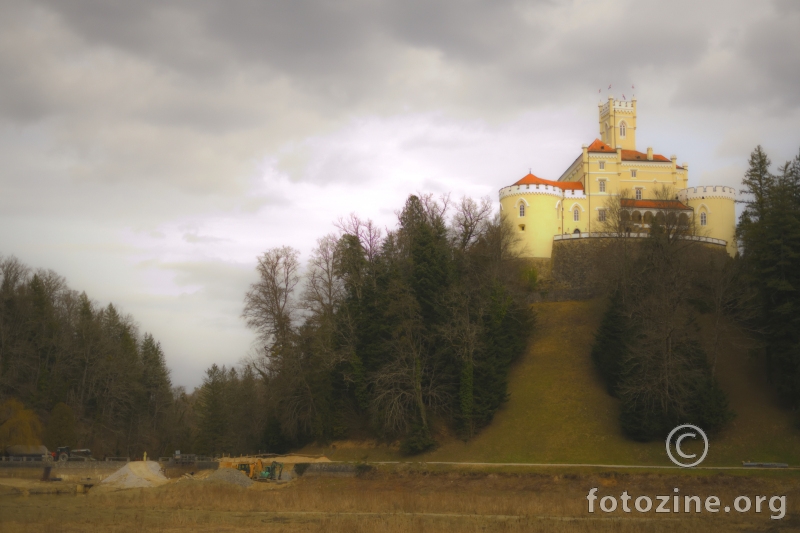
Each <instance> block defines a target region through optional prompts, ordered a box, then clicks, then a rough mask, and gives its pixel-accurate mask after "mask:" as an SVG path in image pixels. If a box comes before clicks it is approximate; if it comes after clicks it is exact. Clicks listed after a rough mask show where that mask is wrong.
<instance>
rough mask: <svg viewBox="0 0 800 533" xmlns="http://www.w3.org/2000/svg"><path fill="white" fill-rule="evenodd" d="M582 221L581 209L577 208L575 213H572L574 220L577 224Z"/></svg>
mask: <svg viewBox="0 0 800 533" xmlns="http://www.w3.org/2000/svg"><path fill="white" fill-rule="evenodd" d="M580 219H581V212H580V210H579V209H578V208H577V207H576V208H575V211H573V212H572V220H574V221H575V222H578V221H579V220H580Z"/></svg>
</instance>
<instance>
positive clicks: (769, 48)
mask: <svg viewBox="0 0 800 533" xmlns="http://www.w3.org/2000/svg"><path fill="white" fill-rule="evenodd" d="M798 28H800V2H797V1H793V0H784V1H781V0H776V1H772V2H770V1H756V0H724V1H722V0H720V1H706V2H698V1H696V0H692V1H684V0H671V1H669V2H664V1H663V0H659V1H623V0H607V1H595V2H590V1H572V2H568V1H564V2H561V1H555V0H552V1H538V2H537V1H531V2H513V1H503V0H488V1H485V2H480V1H438V0H425V1H414V0H398V1H395V2H378V1H371V0H354V1H347V0H345V1H322V0H315V1H305V0H291V1H283V2H265V1H244V0H241V1H234V2H230V1H228V2H222V1H219V2H217V1H197V0H191V1H186V2H162V1H158V2H156V1H146V0H136V1H130V0H119V1H111V0H106V1H102V2H100V1H89V0H52V1H32V0H26V1H19V2H17V1H15V0H0V254H2V255H5V256H8V255H15V256H17V257H18V258H19V259H20V260H22V261H23V262H25V263H27V264H29V265H31V266H33V267H43V268H50V269H53V270H55V271H57V272H58V273H60V274H62V275H63V276H65V277H66V278H67V281H68V283H69V284H70V286H71V287H72V288H74V289H78V290H85V291H86V292H87V294H88V295H89V296H90V297H91V298H93V299H94V300H95V301H97V302H98V303H99V304H102V305H105V304H107V303H108V302H114V303H115V304H116V305H118V306H119V307H120V308H121V309H122V310H123V311H124V312H126V313H131V314H132V315H133V316H134V317H135V319H136V321H137V322H138V323H139V325H140V327H141V329H142V331H149V332H152V333H153V335H154V336H155V337H156V338H157V339H158V340H160V341H161V343H162V346H163V348H164V350H165V353H166V357H167V363H168V365H169V366H170V367H171V369H172V379H173V382H174V383H176V384H178V385H185V386H187V387H190V388H191V387H194V386H196V385H198V384H199V383H200V382H201V380H202V376H203V372H204V369H205V368H207V367H208V366H209V365H210V364H211V363H212V362H217V363H219V364H228V365H231V364H235V363H236V362H237V361H239V360H240V359H241V358H242V357H243V356H245V355H246V354H247V353H248V350H249V349H250V346H251V343H252V341H253V338H254V335H253V334H252V332H250V331H248V330H247V329H246V328H245V326H244V323H243V321H242V320H241V318H240V313H241V309H242V302H243V297H244V293H245V291H246V289H247V287H248V285H249V284H250V283H252V282H253V281H255V279H256V276H255V270H254V265H255V259H256V256H257V255H259V254H260V253H263V252H264V251H265V250H267V249H268V248H270V247H274V246H280V245H291V246H294V247H296V248H298V249H299V250H301V251H302V253H303V256H304V257H307V256H308V253H309V251H310V250H311V249H312V248H313V247H314V245H315V240H316V239H317V238H319V237H321V236H323V235H325V234H326V233H329V232H332V231H334V230H335V228H334V226H333V221H335V220H336V219H337V218H339V217H341V216H346V215H348V214H349V213H351V212H357V213H358V214H360V215H361V216H363V217H367V218H372V219H374V220H376V221H377V222H379V223H380V224H381V225H384V226H393V225H394V212H395V210H397V209H398V208H399V207H400V206H401V205H402V204H403V203H404V201H405V199H406V197H407V196H408V194H410V193H414V192H417V191H420V192H433V193H443V192H451V193H452V194H453V195H455V196H456V197H458V196H461V195H471V196H474V197H480V196H484V195H489V196H491V197H492V199H493V200H495V201H496V199H497V191H498V189H499V188H501V187H503V186H506V185H510V184H511V183H513V182H515V181H516V180H518V179H519V178H521V177H522V176H524V175H525V174H526V173H527V172H528V169H529V168H530V169H532V170H533V172H534V173H535V174H537V175H538V176H540V177H543V178H548V179H556V178H558V176H559V175H560V174H561V172H562V171H563V170H564V169H565V168H566V167H567V165H569V164H570V163H571V162H572V161H573V160H574V159H575V157H577V155H578V154H579V152H580V148H581V145H582V144H588V143H590V142H591V141H592V140H593V139H595V138H596V137H597V136H598V133H597V104H598V102H599V101H600V100H602V99H606V98H607V97H608V95H613V96H615V97H617V98H622V95H623V94H624V95H625V97H626V98H627V99H631V98H632V97H633V94H634V93H635V95H636V99H637V100H638V111H639V114H638V129H637V137H638V138H637V142H638V147H639V148H640V149H645V148H646V147H647V146H653V147H654V149H655V151H656V152H657V153H661V154H664V155H666V156H667V157H669V156H670V155H672V154H677V156H678V161H679V163H680V162H688V163H689V165H690V170H689V176H690V178H689V181H690V185H702V184H718V185H731V186H734V187H737V188H738V186H739V184H740V182H741V178H742V173H743V170H744V168H745V165H746V162H747V158H748V156H749V154H750V152H751V151H752V149H753V148H754V147H755V146H756V145H757V144H761V145H763V146H764V147H765V149H766V150H767V152H768V153H769V154H770V156H771V157H772V159H773V161H775V162H776V163H779V162H783V161H784V160H786V159H789V158H791V157H793V156H794V155H796V153H797V150H798V148H800V32H799V31H798ZM609 85H612V90H611V91H608V89H607V88H608V86H609ZM634 85H635V89H632V86H634ZM599 90H600V92H598V91H599Z"/></svg>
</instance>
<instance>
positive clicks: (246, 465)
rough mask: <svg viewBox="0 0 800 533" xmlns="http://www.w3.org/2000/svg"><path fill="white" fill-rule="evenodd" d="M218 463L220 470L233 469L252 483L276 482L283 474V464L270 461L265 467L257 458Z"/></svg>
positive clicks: (234, 459)
mask: <svg viewBox="0 0 800 533" xmlns="http://www.w3.org/2000/svg"><path fill="white" fill-rule="evenodd" d="M226 459H227V460H223V461H220V463H219V466H220V468H235V469H236V470H239V471H241V472H244V473H245V474H246V475H247V477H249V478H250V479H252V480H253V481H277V480H279V479H281V475H282V474H283V463H279V462H277V461H272V464H271V465H265V464H264V462H263V461H262V460H261V459H260V458H258V457H239V458H235V457H231V458H226Z"/></svg>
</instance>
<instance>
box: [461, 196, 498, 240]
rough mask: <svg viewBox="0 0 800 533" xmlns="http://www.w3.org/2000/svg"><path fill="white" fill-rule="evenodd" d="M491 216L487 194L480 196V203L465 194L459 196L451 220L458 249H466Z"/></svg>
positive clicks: (478, 235) (490, 203)
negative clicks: (459, 198)
mask: <svg viewBox="0 0 800 533" xmlns="http://www.w3.org/2000/svg"><path fill="white" fill-rule="evenodd" d="M491 216H492V201H491V200H490V199H489V197H488V196H484V197H483V198H481V201H480V203H477V202H476V201H475V200H473V199H472V198H469V197H467V196H464V197H462V198H461V201H460V202H459V204H458V206H456V214H455V215H454V216H453V221H452V230H453V233H454V235H453V238H454V241H455V242H456V243H457V246H458V248H459V249H460V250H462V251H464V250H466V249H467V248H469V247H470V246H472V244H474V243H475V241H477V240H478V239H479V238H480V236H481V235H482V234H483V233H484V232H485V231H486V229H487V225H488V224H489V222H490V221H491Z"/></svg>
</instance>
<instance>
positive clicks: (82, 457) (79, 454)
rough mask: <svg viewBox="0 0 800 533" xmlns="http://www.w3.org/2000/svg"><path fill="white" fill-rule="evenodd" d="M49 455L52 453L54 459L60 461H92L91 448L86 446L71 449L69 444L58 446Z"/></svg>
mask: <svg viewBox="0 0 800 533" xmlns="http://www.w3.org/2000/svg"><path fill="white" fill-rule="evenodd" d="M50 455H52V457H53V460H54V461H61V462H62V463H66V462H67V461H94V459H93V458H92V450H90V449H88V448H82V449H79V450H73V449H71V448H70V447H69V446H59V447H58V448H56V451H54V452H52V453H51V454H50Z"/></svg>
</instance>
